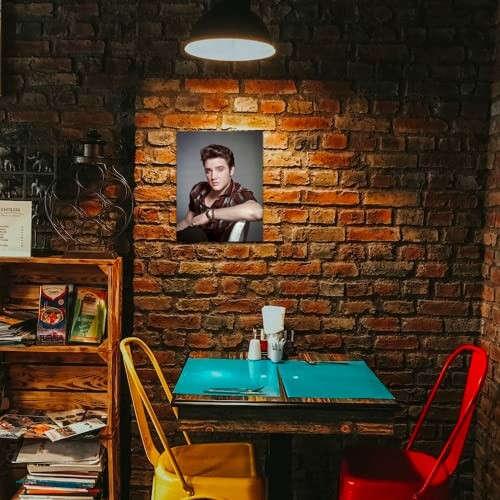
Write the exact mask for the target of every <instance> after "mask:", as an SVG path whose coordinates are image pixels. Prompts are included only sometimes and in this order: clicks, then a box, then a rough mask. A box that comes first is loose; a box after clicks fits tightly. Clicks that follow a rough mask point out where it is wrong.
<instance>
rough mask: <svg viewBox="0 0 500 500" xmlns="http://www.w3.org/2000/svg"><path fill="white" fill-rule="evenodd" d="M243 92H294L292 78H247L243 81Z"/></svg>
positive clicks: (295, 89)
mask: <svg viewBox="0 0 500 500" xmlns="http://www.w3.org/2000/svg"><path fill="white" fill-rule="evenodd" d="M244 93H245V94H296V93H297V88H296V87H295V82H294V81H293V80H247V81H246V82H245V83H244Z"/></svg>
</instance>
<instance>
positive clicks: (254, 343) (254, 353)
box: [248, 339, 261, 361]
mask: <svg viewBox="0 0 500 500" xmlns="http://www.w3.org/2000/svg"><path fill="white" fill-rule="evenodd" d="M248 359H249V360H250V361H258V360H259V359H261V352H260V340H259V339H252V340H250V344H249V345H248Z"/></svg>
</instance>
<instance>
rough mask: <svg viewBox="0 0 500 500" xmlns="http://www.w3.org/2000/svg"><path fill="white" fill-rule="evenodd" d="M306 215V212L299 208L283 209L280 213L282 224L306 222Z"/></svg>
mask: <svg viewBox="0 0 500 500" xmlns="http://www.w3.org/2000/svg"><path fill="white" fill-rule="evenodd" d="M307 218H308V213H307V211H306V210H302V209H300V208H285V209H283V210H282V212H281V221H282V222H291V223H293V224H300V223H303V222H307Z"/></svg>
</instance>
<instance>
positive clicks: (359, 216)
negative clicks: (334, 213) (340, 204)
mask: <svg viewBox="0 0 500 500" xmlns="http://www.w3.org/2000/svg"><path fill="white" fill-rule="evenodd" d="M364 221H365V212H364V211H363V210H359V209H356V210H339V213H338V223H339V224H342V225H352V224H363V223H364Z"/></svg>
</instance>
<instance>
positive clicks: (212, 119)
mask: <svg viewBox="0 0 500 500" xmlns="http://www.w3.org/2000/svg"><path fill="white" fill-rule="evenodd" d="M163 125H164V126H165V127H172V128H181V129H194V130H204V129H215V128H217V115H212V114H187V113H186V114H173V113H172V114H167V115H165V118H164V119H163Z"/></svg>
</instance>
